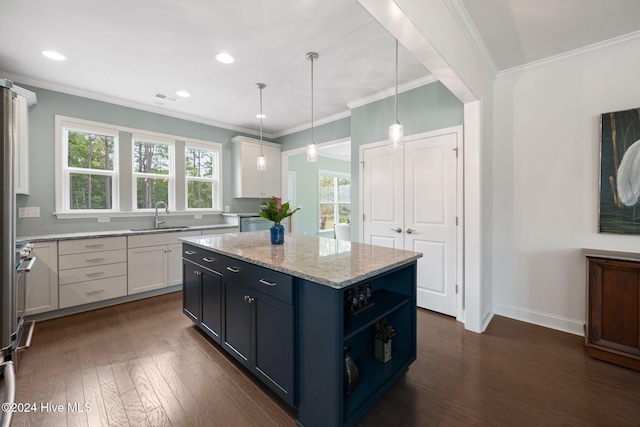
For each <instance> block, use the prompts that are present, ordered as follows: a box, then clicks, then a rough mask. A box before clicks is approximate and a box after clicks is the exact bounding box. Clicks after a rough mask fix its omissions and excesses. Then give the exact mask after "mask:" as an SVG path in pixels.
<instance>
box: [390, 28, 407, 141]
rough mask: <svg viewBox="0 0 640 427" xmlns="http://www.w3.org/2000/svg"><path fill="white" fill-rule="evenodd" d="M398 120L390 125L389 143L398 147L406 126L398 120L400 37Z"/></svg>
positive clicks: (396, 102)
mask: <svg viewBox="0 0 640 427" xmlns="http://www.w3.org/2000/svg"><path fill="white" fill-rule="evenodd" d="M395 104H396V121H395V122H394V123H393V124H392V125H391V126H389V145H390V146H391V148H398V147H400V146H401V145H402V137H403V136H404V126H402V123H400V122H399V121H398V39H396V97H395Z"/></svg>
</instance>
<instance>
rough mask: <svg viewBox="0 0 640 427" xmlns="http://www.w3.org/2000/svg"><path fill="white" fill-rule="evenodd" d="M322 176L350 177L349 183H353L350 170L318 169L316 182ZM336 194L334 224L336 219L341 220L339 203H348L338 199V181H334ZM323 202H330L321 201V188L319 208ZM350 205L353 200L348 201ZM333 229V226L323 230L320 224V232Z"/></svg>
mask: <svg viewBox="0 0 640 427" xmlns="http://www.w3.org/2000/svg"><path fill="white" fill-rule="evenodd" d="M321 176H329V177H332V178H349V185H351V184H352V180H351V174H350V173H348V172H338V171H330V170H321V169H318V179H317V180H316V182H318V185H319V182H320V177H321ZM334 194H335V195H336V198H335V200H334V201H333V203H332V204H333V216H334V224H336V222H335V221H336V220H338V221H340V218H339V209H338V205H340V204H343V205H346V204H347V202H339V201H338V183H337V181H334ZM349 198H351V197H349ZM321 204H325V205H326V204H328V203H327V202H321V201H320V189H318V209H320V205H321ZM348 204H349V205H353V202H348ZM331 230H333V228H328V229H327V228H325V229H323V230H321V229H320V225H319V224H318V232H325V231H331Z"/></svg>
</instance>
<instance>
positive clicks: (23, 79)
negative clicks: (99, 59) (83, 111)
mask: <svg viewBox="0 0 640 427" xmlns="http://www.w3.org/2000/svg"><path fill="white" fill-rule="evenodd" d="M0 74H1V75H2V76H3V78H8V79H9V80H12V81H17V82H20V83H22V84H25V85H29V86H35V87H38V88H41V89H47V90H52V91H55V92H60V93H65V94H67V95H73V96H80V97H82V98H88V99H92V100H94V101H101V102H106V103H109V104H114V105H119V106H121V107H127V108H133V109H136V110H141V111H146V112H149V113H155V114H160V115H162V116H168V117H173V118H176V119H181V120H187V121H190V122H195V123H201V124H204V125H208V126H214V127H217V128H222V129H226V130H232V131H236V132H242V133H246V134H249V135H256V136H259V135H260V131H258V130H255V129H248V128H243V127H240V126H234V125H230V124H227V123H220V122H216V121H214V120H210V119H206V118H204V117H198V116H193V115H190V114H184V113H178V112H175V111H168V110H165V109H162V108H157V107H153V106H150V105H144V104H139V103H136V102H131V101H125V100H122V99H119V98H116V97H113V96H109V95H103V94H99V93H95V92H90V91H86V90H82V89H76V88H72V87H69V86H64V85H59V84H57V83H51V82H47V81H43V80H39V79H34V78H31V77H27V76H21V75H18V74H13V73H7V72H4V71H2V70H0ZM262 136H263V137H266V138H270V139H273V138H275V137H274V135H273V134H270V133H266V132H262Z"/></svg>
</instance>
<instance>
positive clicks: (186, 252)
mask: <svg viewBox="0 0 640 427" xmlns="http://www.w3.org/2000/svg"><path fill="white" fill-rule="evenodd" d="M184 253H185V254H187V255H195V254H196V251H184Z"/></svg>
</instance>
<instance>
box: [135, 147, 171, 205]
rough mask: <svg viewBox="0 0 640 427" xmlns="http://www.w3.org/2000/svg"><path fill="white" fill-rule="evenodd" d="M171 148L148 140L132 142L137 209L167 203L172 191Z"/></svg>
mask: <svg viewBox="0 0 640 427" xmlns="http://www.w3.org/2000/svg"><path fill="white" fill-rule="evenodd" d="M172 156H173V146H172V145H170V144H166V143H160V142H154V141H150V140H141V139H134V141H133V177H134V182H135V189H136V194H135V198H136V207H137V209H153V208H154V207H155V205H156V203H158V202H160V201H163V202H166V203H169V200H170V198H171V192H172V191H173V189H172V186H173V174H172V167H171V166H172V164H173V159H172Z"/></svg>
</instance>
